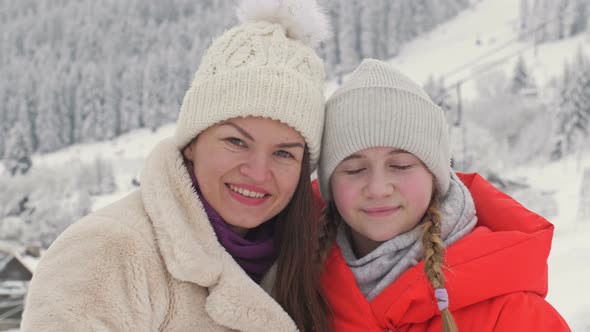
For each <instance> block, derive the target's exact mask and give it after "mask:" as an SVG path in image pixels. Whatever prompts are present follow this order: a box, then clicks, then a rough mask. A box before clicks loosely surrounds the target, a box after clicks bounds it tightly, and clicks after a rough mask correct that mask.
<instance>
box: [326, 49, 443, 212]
mask: <svg viewBox="0 0 590 332" xmlns="http://www.w3.org/2000/svg"><path fill="white" fill-rule="evenodd" d="M388 146H391V147H396V148H399V149H402V150H405V151H408V152H410V153H412V154H414V155H415V156H416V157H418V158H420V160H422V162H423V163H424V164H425V165H426V166H427V167H428V169H429V170H430V171H431V172H432V174H434V176H435V178H436V181H437V187H438V189H439V192H440V193H441V194H442V195H444V194H446V192H447V190H448V188H449V183H450V177H451V152H450V146H449V134H448V125H447V122H446V119H445V115H444V112H443V110H442V109H441V108H440V107H438V106H437V105H436V104H434V103H433V102H432V101H431V99H430V98H429V97H428V95H427V94H426V93H425V92H424V91H423V90H422V89H421V88H420V87H419V86H418V85H416V84H415V83H414V82H412V81H411V80H410V79H409V78H408V77H406V76H404V75H403V74H401V73H400V72H398V71H396V70H395V69H393V68H392V67H391V66H389V65H388V64H386V63H384V62H382V61H379V60H373V59H367V60H364V61H363V62H362V63H361V64H360V65H359V67H358V68H357V69H356V70H355V71H354V72H353V73H352V74H351V76H350V77H349V78H348V80H347V81H346V82H345V83H344V84H343V85H342V86H341V87H340V88H339V89H338V90H336V92H334V95H332V96H331V97H330V98H329V99H328V101H327V102H326V120H325V128H324V137H323V141H322V156H321V158H320V163H319V167H318V180H319V183H320V191H321V194H322V196H323V198H324V199H325V200H328V199H330V177H331V176H332V173H333V172H334V169H335V168H336V166H338V164H339V163H340V162H341V161H342V160H343V159H344V158H346V157H348V156H349V155H351V154H353V153H356V152H358V151H360V150H363V149H367V148H371V147H388Z"/></svg>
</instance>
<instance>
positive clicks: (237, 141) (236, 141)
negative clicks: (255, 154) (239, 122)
mask: <svg viewBox="0 0 590 332" xmlns="http://www.w3.org/2000/svg"><path fill="white" fill-rule="evenodd" d="M225 141H226V142H228V143H229V144H232V145H235V146H238V147H244V146H246V143H245V142H244V141H242V140H241V139H239V138H236V137H228V138H226V139H225Z"/></svg>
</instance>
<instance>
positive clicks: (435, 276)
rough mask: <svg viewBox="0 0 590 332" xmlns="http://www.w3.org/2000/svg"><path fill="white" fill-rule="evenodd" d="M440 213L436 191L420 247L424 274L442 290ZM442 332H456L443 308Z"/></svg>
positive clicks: (446, 311)
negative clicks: (422, 254)
mask: <svg viewBox="0 0 590 332" xmlns="http://www.w3.org/2000/svg"><path fill="white" fill-rule="evenodd" d="M441 219H442V217H441V212H440V208H439V200H438V193H437V191H436V189H435V190H434V192H433V193H432V199H431V201H430V205H429V206H428V209H427V210H426V214H425V215H424V224H423V229H422V245H423V246H424V255H425V258H424V261H425V262H424V272H426V276H427V277H428V280H429V281H430V284H432V287H433V288H434V289H443V288H444V287H445V277H444V274H443V271H442V269H443V265H444V263H443V260H444V252H445V244H444V242H443V241H442V238H441V235H440V234H441ZM441 317H442V324H443V332H457V331H458V329H457V325H456V324H455V319H454V318H453V315H452V314H451V312H450V311H449V309H448V308H445V309H443V310H442V311H441Z"/></svg>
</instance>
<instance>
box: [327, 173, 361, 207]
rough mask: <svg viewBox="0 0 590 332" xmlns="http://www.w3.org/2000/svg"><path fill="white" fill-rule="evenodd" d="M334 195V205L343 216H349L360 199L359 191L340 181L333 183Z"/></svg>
mask: <svg viewBox="0 0 590 332" xmlns="http://www.w3.org/2000/svg"><path fill="white" fill-rule="evenodd" d="M331 189H332V195H333V196H334V203H336V207H338V210H339V211H340V212H341V213H342V214H347V213H348V212H349V211H351V210H352V209H353V208H354V206H355V202H356V201H358V199H359V195H360V193H359V191H358V190H357V188H356V187H355V186H353V185H351V184H347V183H343V182H340V181H332V186H331Z"/></svg>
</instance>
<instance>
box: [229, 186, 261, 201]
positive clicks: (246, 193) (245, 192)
mask: <svg viewBox="0 0 590 332" xmlns="http://www.w3.org/2000/svg"><path fill="white" fill-rule="evenodd" d="M229 189H231V191H234V192H237V193H238V194H240V195H242V196H246V197H252V198H262V197H264V196H266V195H265V194H263V193H257V192H255V191H250V190H248V189H243V188H240V187H236V186H232V185H231V184H230V185H229Z"/></svg>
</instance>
